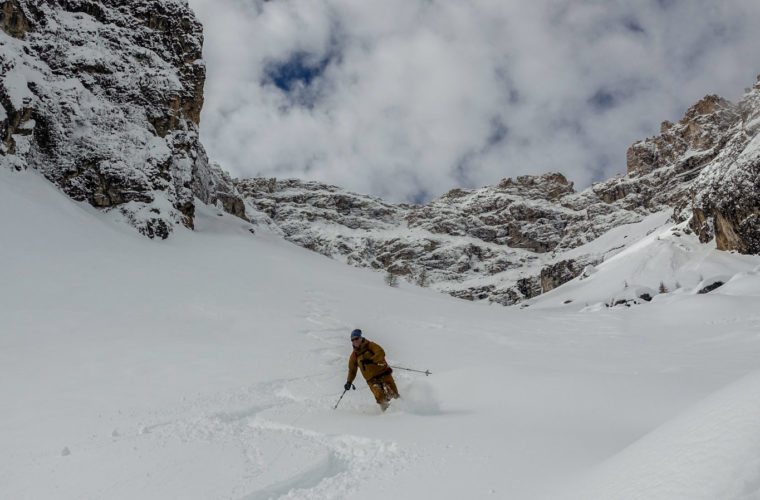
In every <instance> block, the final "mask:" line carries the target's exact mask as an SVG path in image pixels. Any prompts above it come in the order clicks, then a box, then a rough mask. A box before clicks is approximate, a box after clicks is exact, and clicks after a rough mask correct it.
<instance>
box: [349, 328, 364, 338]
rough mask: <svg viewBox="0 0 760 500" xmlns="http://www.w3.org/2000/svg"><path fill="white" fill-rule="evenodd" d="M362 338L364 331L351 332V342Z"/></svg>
mask: <svg viewBox="0 0 760 500" xmlns="http://www.w3.org/2000/svg"><path fill="white" fill-rule="evenodd" d="M361 336H362V331H361V330H359V329H358V328H357V329H356V330H354V331H353V332H351V340H354V339H355V338H361Z"/></svg>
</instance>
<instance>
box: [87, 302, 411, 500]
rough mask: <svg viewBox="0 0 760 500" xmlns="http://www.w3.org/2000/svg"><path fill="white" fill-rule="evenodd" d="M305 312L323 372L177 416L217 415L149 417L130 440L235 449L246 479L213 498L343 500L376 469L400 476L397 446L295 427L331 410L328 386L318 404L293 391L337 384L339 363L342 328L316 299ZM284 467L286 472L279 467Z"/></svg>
mask: <svg viewBox="0 0 760 500" xmlns="http://www.w3.org/2000/svg"><path fill="white" fill-rule="evenodd" d="M306 306H307V307H306V308H307V311H308V313H307V315H306V318H305V319H306V321H307V322H308V323H310V324H312V325H314V327H313V328H310V329H308V330H305V331H303V333H304V334H305V335H306V336H308V337H310V338H314V339H316V340H318V341H319V342H321V343H323V344H324V345H325V347H323V348H317V349H314V350H310V352H311V353H313V354H315V355H319V356H322V357H323V358H324V360H325V365H326V366H327V367H328V368H329V369H328V370H326V371H325V372H324V373H319V374H312V375H309V376H305V377H302V378H299V379H287V380H285V379H284V380H277V381H272V382H268V383H265V384H259V385H256V386H252V387H249V388H247V389H245V390H244V391H241V392H239V393H236V394H231V395H228V396H223V397H221V401H215V400H210V401H197V402H195V403H193V404H192V405H190V407H189V408H185V409H179V410H178V411H177V414H178V415H187V414H188V413H190V414H192V413H193V412H195V413H198V411H199V409H203V408H216V409H212V410H208V411H201V412H200V413H198V414H197V415H196V416H194V417H190V418H177V419H175V420H168V421H167V420H165V419H164V418H162V417H156V421H157V422H156V423H149V424H146V425H144V426H142V427H141V428H140V429H139V431H138V432H137V434H136V435H134V436H132V437H131V439H130V440H131V441H133V442H137V443H139V442H140V441H142V442H143V443H142V444H141V445H143V446H144V445H145V443H144V442H145V441H150V442H152V444H153V445H157V446H166V445H168V444H169V443H172V442H175V443H176V442H182V443H189V442H192V443H208V444H222V445H224V446H227V447H229V446H231V447H234V448H237V449H238V450H239V452H238V453H239V456H240V459H241V460H242V461H243V463H244V464H245V465H244V469H245V471H246V475H245V476H244V477H241V478H240V484H239V485H237V486H235V488H234V489H233V490H232V491H231V492H220V495H219V497H221V498H235V499H238V500H264V499H270V498H304V499H310V498H314V499H329V498H348V497H349V496H350V494H351V492H352V491H353V490H354V489H355V486H354V484H355V482H356V478H357V477H362V475H363V474H367V473H369V472H371V471H372V470H376V469H378V468H383V469H386V471H384V472H385V473H388V472H390V473H391V474H393V472H394V471H397V470H399V469H400V468H402V467H403V465H404V463H405V461H406V458H405V456H406V455H408V453H406V454H405V453H403V452H401V450H400V449H399V446H398V445H397V444H396V443H393V442H384V441H382V440H377V439H368V438H363V437H357V436H350V435H329V434H325V433H320V432H316V431H313V430H310V429H307V428H304V427H299V426H297V425H296V424H297V422H298V421H299V420H300V419H301V418H302V417H304V416H305V415H306V414H307V413H310V412H311V411H312V409H313V408H318V409H325V408H329V407H330V406H331V405H332V404H333V402H332V401H331V400H330V398H333V397H334V396H335V390H334V386H333V387H330V389H329V393H327V394H325V396H324V397H321V398H319V399H316V400H313V399H312V400H309V399H306V398H304V397H302V396H295V395H294V393H301V392H304V391H298V387H297V386H299V385H301V384H304V383H307V384H311V383H317V384H318V385H321V384H320V382H319V381H320V379H324V378H325V377H328V378H329V377H333V378H334V375H335V374H336V373H340V374H341V376H342V372H343V371H344V370H345V367H344V365H345V362H346V361H345V358H346V353H345V351H346V348H345V345H346V342H345V337H346V334H345V332H346V331H348V330H347V328H348V327H347V326H346V325H345V324H342V323H341V322H340V321H339V320H338V319H336V318H335V317H333V316H332V315H331V314H330V312H329V309H328V308H327V307H326V304H325V303H324V300H323V297H322V295H321V293H319V292H308V299H307V301H306ZM315 381H316V382H315ZM323 392H324V391H323ZM344 403H345V401H344ZM219 408H224V409H219ZM289 462H292V464H293V465H288V466H286V465H285V464H288V463H289ZM284 469H287V470H290V473H289V475H285V476H283V475H282V474H281V472H282V471H283V470H284ZM388 469H390V471H388ZM114 486H117V485H114ZM243 491H244V493H241V492H243ZM101 494H102V495H106V496H107V494H108V490H105V491H100V492H98V494H97V495H96V496H99V495H101Z"/></svg>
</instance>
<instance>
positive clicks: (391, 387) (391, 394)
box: [381, 373, 399, 399]
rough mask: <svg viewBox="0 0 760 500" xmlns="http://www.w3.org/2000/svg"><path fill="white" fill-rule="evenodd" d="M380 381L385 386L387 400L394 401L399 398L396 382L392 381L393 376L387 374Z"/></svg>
mask: <svg viewBox="0 0 760 500" xmlns="http://www.w3.org/2000/svg"><path fill="white" fill-rule="evenodd" d="M381 380H382V381H383V386H385V394H386V395H387V396H388V399H396V398H397V397H399V394H398V389H397V388H396V381H395V380H393V375H391V374H390V373H389V374H388V375H385V376H383V377H382V379H381Z"/></svg>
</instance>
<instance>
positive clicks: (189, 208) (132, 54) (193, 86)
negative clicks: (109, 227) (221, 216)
mask: <svg viewBox="0 0 760 500" xmlns="http://www.w3.org/2000/svg"><path fill="white" fill-rule="evenodd" d="M0 25H2V28H3V31H2V32H0V68H1V69H2V71H1V74H2V75H3V76H2V78H1V79H0V105H2V109H3V111H2V113H0V118H1V119H0V139H2V144H0V165H2V166H3V167H5V168H11V169H14V170H21V169H25V168H27V167H32V168H35V169H37V170H39V171H40V172H42V173H43V174H44V175H45V177H46V178H48V179H49V180H51V181H52V182H54V183H55V184H56V185H58V186H59V187H60V188H61V189H62V190H63V191H64V192H66V194H68V195H69V196H71V197H72V198H73V199H75V200H86V201H87V202H89V203H90V204H91V205H93V206H95V207H98V208H102V209H105V210H108V211H119V212H121V213H122V214H123V216H124V217H126V219H127V220H128V221H129V222H130V223H131V224H132V225H134V226H135V227H136V228H137V229H138V230H140V232H142V233H143V234H146V235H148V236H150V237H161V238H165V237H167V235H168V234H169V233H170V232H171V231H172V228H173V227H174V226H175V225H176V224H182V225H184V226H187V227H192V226H193V215H194V206H195V201H194V196H195V195H197V196H200V197H201V198H202V199H203V200H204V201H207V202H215V201H216V199H217V196H216V192H217V191H225V190H226V188H224V187H221V188H217V187H216V186H217V185H218V184H224V176H223V175H222V174H221V173H219V172H218V171H215V169H212V168H210V167H209V166H208V161H207V158H206V154H205V152H204V150H203V147H202V146H201V144H200V143H199V141H198V122H199V119H200V111H201V107H202V105H203V85H204V78H205V66H204V63H203V61H202V60H201V45H202V40H203V37H202V30H201V26H200V23H198V21H197V20H196V19H195V17H194V16H193V14H192V12H191V11H190V9H189V8H188V6H187V5H186V2H183V1H159V0H140V1H136V2H135V1H132V2H126V1H116V0H103V1H83V0H75V1H55V2H50V1H38V0H11V1H9V2H4V3H3V6H2V22H1V23H0ZM194 191H195V193H194Z"/></svg>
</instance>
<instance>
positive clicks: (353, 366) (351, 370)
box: [346, 354, 359, 383]
mask: <svg viewBox="0 0 760 500" xmlns="http://www.w3.org/2000/svg"><path fill="white" fill-rule="evenodd" d="M358 369H359V364H358V363H357V362H356V356H355V355H354V354H351V356H349V358H348V379H346V382H348V383H351V382H353V381H354V379H355V378H356V370H358Z"/></svg>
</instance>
